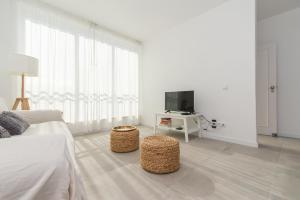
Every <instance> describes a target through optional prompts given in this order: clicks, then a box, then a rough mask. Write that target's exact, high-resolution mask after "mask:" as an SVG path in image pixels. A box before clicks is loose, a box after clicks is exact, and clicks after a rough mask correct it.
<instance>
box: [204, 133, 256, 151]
mask: <svg viewBox="0 0 300 200" xmlns="http://www.w3.org/2000/svg"><path fill="white" fill-rule="evenodd" d="M203 137H205V138H209V139H214V140H220V141H224V142H230V143H234V144H240V145H244V146H249V147H255V148H257V147H258V143H257V142H256V141H255V142H249V141H244V140H237V139H234V138H229V137H223V136H219V135H218V136H217V135H212V134H209V133H205V134H203Z"/></svg>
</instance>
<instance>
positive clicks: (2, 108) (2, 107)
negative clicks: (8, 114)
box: [0, 97, 9, 112]
mask: <svg viewBox="0 0 300 200" xmlns="http://www.w3.org/2000/svg"><path fill="white" fill-rule="evenodd" d="M7 110H9V108H8V106H7V105H6V103H5V100H4V99H3V98H1V97H0V112H2V111H7Z"/></svg>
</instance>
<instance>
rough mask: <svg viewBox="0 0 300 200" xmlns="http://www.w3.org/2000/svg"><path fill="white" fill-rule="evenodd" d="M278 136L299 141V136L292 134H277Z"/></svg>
mask: <svg viewBox="0 0 300 200" xmlns="http://www.w3.org/2000/svg"><path fill="white" fill-rule="evenodd" d="M278 136H279V137H288V138H296V139H300V134H293V133H278Z"/></svg>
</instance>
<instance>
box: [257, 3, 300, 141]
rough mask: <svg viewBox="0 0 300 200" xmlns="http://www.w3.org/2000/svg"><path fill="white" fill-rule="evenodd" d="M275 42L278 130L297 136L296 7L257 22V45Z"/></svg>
mask: <svg viewBox="0 0 300 200" xmlns="http://www.w3.org/2000/svg"><path fill="white" fill-rule="evenodd" d="M263 44H276V45H277V56H278V58H277V63H278V66H277V67H278V85H279V88H278V134H279V135H280V136H286V137H296V138H300V126H299V119H300V118H299V114H300V105H299V103H300V92H299V87H300V78H299V75H300V8H298V9H295V10H292V11H289V12H286V13H283V14H281V15H277V16H274V17H271V18H268V19H265V20H263V21H260V22H259V23H258V45H263Z"/></svg>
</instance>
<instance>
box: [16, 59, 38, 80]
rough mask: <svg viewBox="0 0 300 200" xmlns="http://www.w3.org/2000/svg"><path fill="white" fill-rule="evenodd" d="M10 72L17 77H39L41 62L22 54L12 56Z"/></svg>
mask: <svg viewBox="0 0 300 200" xmlns="http://www.w3.org/2000/svg"><path fill="white" fill-rule="evenodd" d="M10 63H11V65H10V72H11V73H12V74H15V75H22V74H24V75H25V76H38V74H39V60H38V59H36V58H34V57H31V56H27V55H22V54H13V55H12V56H11V62H10Z"/></svg>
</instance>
